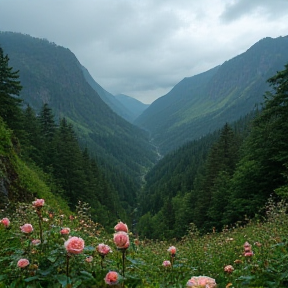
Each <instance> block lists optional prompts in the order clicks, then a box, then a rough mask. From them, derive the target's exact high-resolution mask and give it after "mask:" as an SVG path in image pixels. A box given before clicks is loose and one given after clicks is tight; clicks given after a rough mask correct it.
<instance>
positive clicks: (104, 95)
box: [82, 66, 140, 123]
mask: <svg viewBox="0 0 288 288" xmlns="http://www.w3.org/2000/svg"><path fill="white" fill-rule="evenodd" d="M82 70H83V74H84V77H85V79H86V81H87V82H88V83H89V85H90V86H91V87H92V88H93V89H94V90H95V91H96V92H97V93H98V95H99V96H100V97H101V99H102V100H103V101H104V102H105V103H106V104H107V105H108V106H109V107H110V108H111V109H112V110H113V111H114V112H115V113H116V114H118V115H119V116H121V117H122V118H124V119H125V120H127V121H128V122H130V123H131V122H133V120H134V119H135V118H136V117H135V116H134V113H133V111H132V110H131V109H128V108H127V107H126V106H125V105H123V104H122V103H121V101H118V99H116V97H115V96H113V95H112V94H111V93H109V92H108V91H106V90H105V89H104V88H103V87H102V86H100V85H99V84H98V83H97V82H96V81H95V80H94V79H93V77H92V76H91V75H90V73H89V71H88V70H87V69H86V68H85V67H83V66H82ZM139 115H140V113H139ZM139 115H137V116H139Z"/></svg>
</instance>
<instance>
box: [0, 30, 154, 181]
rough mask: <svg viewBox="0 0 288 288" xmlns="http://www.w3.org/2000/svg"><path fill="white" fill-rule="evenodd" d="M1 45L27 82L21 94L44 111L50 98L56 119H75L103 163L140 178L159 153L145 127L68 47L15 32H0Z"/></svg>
mask: <svg viewBox="0 0 288 288" xmlns="http://www.w3.org/2000/svg"><path fill="white" fill-rule="evenodd" d="M0 46H1V47H2V48H3V50H4V53H5V54H8V56H9V58H10V62H9V63H10V65H11V66H12V67H13V69H14V70H20V73H19V75H20V81H21V84H22V86H23V90H22V92H21V95H20V96H21V98H22V99H24V103H25V104H29V105H30V106H31V107H32V108H33V109H34V110H35V111H39V110H40V109H41V107H42V106H43V104H44V103H47V104H48V105H49V107H50V108H52V110H53V113H54V114H55V119H57V120H58V119H59V118H60V117H65V118H66V119H67V120H68V121H69V122H70V123H72V124H73V126H74V129H75V131H76V133H77V135H78V138H79V141H80V143H81V144H82V146H83V147H87V148H88V149H89V151H90V153H91V154H92V155H94V156H96V157H97V159H100V160H99V161H100V162H101V163H102V165H105V166H111V167H112V168H113V169H116V170H117V171H118V174H121V173H126V175H129V177H132V178H133V179H134V180H135V179H137V181H139V176H140V175H141V174H142V173H143V171H145V170H146V169H147V167H150V166H151V165H152V164H153V162H154V159H155V153H154V151H153V147H152V146H151V145H150V144H149V141H148V137H147V134H146V132H144V131H143V130H141V129H139V128H138V127H136V126H134V125H132V124H131V123H128V122H127V121H126V120H124V119H123V118H121V117H120V116H118V115H117V114H116V113H114V112H113V111H112V110H111V109H110V108H109V107H108V105H107V104H106V103H104V102H103V100H102V99H101V97H100V96H99V94H98V93H97V92H96V91H95V89H93V88H92V87H91V85H89V84H88V82H87V80H86V78H87V77H86V78H85V77H84V74H83V66H82V65H81V64H80V63H79V61H78V60H77V58H76V57H75V55H74V54H73V53H72V52H71V51H70V50H69V49H67V48H64V47H61V46H58V45H56V44H55V43H51V42H49V41H48V40H46V39H38V38H34V37H31V36H29V35H23V34H20V33H12V32H1V33H0ZM86 74H87V73H86ZM103 93H105V90H104V89H103Z"/></svg>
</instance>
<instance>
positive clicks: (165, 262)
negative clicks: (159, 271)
mask: <svg viewBox="0 0 288 288" xmlns="http://www.w3.org/2000/svg"><path fill="white" fill-rule="evenodd" d="M162 265H163V266H164V267H171V262H170V261H169V260H165V261H163V263H162Z"/></svg>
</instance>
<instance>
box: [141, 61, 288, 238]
mask: <svg viewBox="0 0 288 288" xmlns="http://www.w3.org/2000/svg"><path fill="white" fill-rule="evenodd" d="M268 83H269V84H270V85H271V86H272V91H273V92H269V91H267V93H266V94H265V98H264V99H263V102H264V105H263V107H261V111H255V113H253V114H251V115H247V117H245V118H243V119H240V120H239V121H237V122H236V123H235V124H233V125H232V124H230V125H229V124H225V125H224V126H223V128H222V129H221V130H220V131H219V132H215V133H214V134H211V135H207V136H205V137H203V138H202V139H200V140H198V141H194V142H192V143H190V144H187V145H186V146H184V147H182V148H180V149H179V150H178V151H176V152H173V153H171V154H169V155H168V156H166V157H164V158H163V159H162V160H161V161H160V162H159V163H158V164H157V165H156V166H155V167H154V168H153V169H152V170H151V172H150V173H148V175H147V177H146V180H147V183H146V185H145V187H144V189H143V193H142V195H141V198H140V207H141V209H142V210H141V211H142V216H141V217H140V221H139V231H140V232H141V233H143V235H145V236H147V237H149V238H151V237H152V238H162V239H163V238H164V239H165V238H168V239H169V238H171V237H181V236H183V235H185V234H186V233H187V231H188V229H193V227H194V226H193V225H196V227H197V228H198V229H199V230H200V231H202V232H211V231H213V230H214V231H217V230H218V231H221V230H222V229H223V228H224V227H230V225H233V224H235V223H236V222H238V223H242V224H245V221H247V220H248V219H251V218H255V217H256V218H258V220H262V216H263V213H264V211H265V209H264V206H265V204H266V203H267V201H268V199H269V198H270V197H272V198H274V199H276V200H279V199H281V198H284V199H286V198H287V196H288V190H287V187H288V186H287V185H288V170H287V168H288V153H287V151H288V136H287V133H286V131H287V128H288V126H287V125H288V124H287V119H288V118H287V117H288V110H287V108H288V98H287V95H288V85H287V83H288V64H287V65H286V66H285V70H283V71H280V72H278V73H277V74H276V75H275V76H273V77H271V78H269V80H268ZM263 96H264V95H263ZM254 114H255V117H254V116H253V115H254ZM252 116H253V117H254V118H253V119H252ZM191 225H192V226H191Z"/></svg>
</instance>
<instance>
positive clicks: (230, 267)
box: [224, 265, 234, 273]
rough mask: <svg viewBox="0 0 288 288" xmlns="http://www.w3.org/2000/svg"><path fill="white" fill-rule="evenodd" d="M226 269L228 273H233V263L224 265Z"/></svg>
mask: <svg viewBox="0 0 288 288" xmlns="http://www.w3.org/2000/svg"><path fill="white" fill-rule="evenodd" d="M224 271H225V272H227V273H232V272H233V271H234V267H233V266H232V265H226V266H225V267H224Z"/></svg>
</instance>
